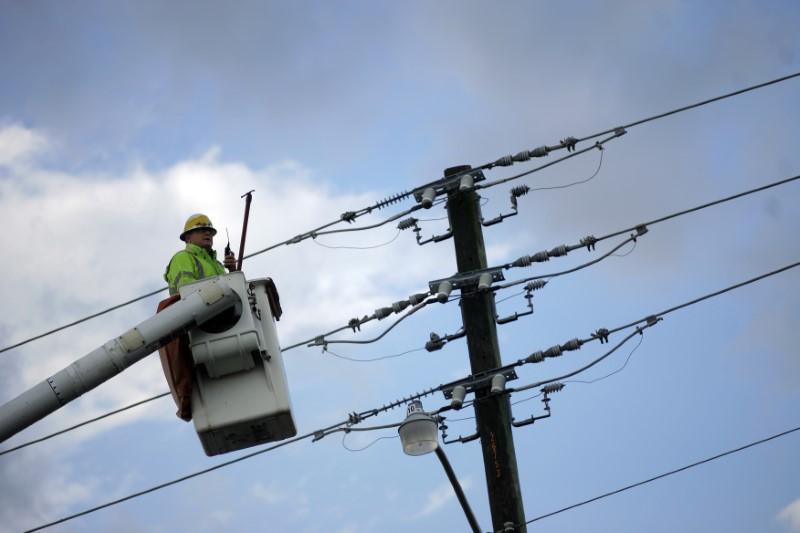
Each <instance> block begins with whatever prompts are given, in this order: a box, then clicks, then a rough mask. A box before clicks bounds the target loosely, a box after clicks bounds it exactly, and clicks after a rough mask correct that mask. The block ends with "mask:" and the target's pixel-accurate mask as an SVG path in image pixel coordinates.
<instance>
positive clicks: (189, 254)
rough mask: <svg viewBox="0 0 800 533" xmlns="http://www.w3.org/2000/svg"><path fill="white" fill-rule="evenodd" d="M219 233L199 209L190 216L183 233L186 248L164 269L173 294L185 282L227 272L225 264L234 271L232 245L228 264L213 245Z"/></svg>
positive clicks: (234, 258) (234, 262)
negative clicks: (222, 260)
mask: <svg viewBox="0 0 800 533" xmlns="http://www.w3.org/2000/svg"><path fill="white" fill-rule="evenodd" d="M216 234H217V230H215V229H214V225H213V224H211V220H209V218H208V217H207V216H206V215H203V214H201V213H197V214H194V215H192V216H190V217H189V218H188V219H187V220H186V224H184V226H183V233H181V235H180V239H181V240H182V241H184V242H185V243H186V248H185V249H183V250H181V251H180V252H178V253H176V254H175V255H173V256H172V259H171V260H170V262H169V264H168V265H167V269H166V271H165V272H164V280H165V281H166V282H167V284H168V285H169V293H170V294H178V287H180V286H181V285H186V284H187V283H191V282H192V281H198V280H201V279H203V278H209V277H212V276H219V275H220V274H225V268H227V269H228V270H229V271H231V272H233V271H234V270H236V256H234V255H233V252H231V251H230V248H226V254H225V259H224V267H223V263H220V262H219V261H218V260H217V253H216V252H215V251H214V248H213V245H214V235H216Z"/></svg>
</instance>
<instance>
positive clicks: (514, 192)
mask: <svg viewBox="0 0 800 533" xmlns="http://www.w3.org/2000/svg"><path fill="white" fill-rule="evenodd" d="M530 190H531V188H530V187H528V186H527V185H517V186H516V187H514V188H512V189H511V196H513V197H514V198H519V197H520V196H525V195H526V194H528V192H529V191H530Z"/></svg>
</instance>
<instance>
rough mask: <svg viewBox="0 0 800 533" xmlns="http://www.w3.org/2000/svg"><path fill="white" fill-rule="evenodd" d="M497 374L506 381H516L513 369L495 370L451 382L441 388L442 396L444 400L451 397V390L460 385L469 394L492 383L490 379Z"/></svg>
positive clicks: (515, 373)
mask: <svg viewBox="0 0 800 533" xmlns="http://www.w3.org/2000/svg"><path fill="white" fill-rule="evenodd" d="M497 374H502V375H503V377H505V379H506V381H513V380H515V379H517V372H516V370H514V369H513V368H507V369H502V370H497V371H495V372H489V373H486V374H478V375H476V376H468V377H466V378H464V379H460V380H458V381H453V382H451V383H448V384H447V385H444V386H443V387H442V394H444V397H445V398H446V399H448V400H449V399H450V398H452V397H453V389H454V388H456V387H458V386H459V385H461V386H462V387H464V388H465V389H466V391H467V392H468V393H469V392H475V391H476V390H477V389H480V388H483V387H486V386H487V385H489V384H490V383H491V382H492V378H493V377H494V376H496V375H497Z"/></svg>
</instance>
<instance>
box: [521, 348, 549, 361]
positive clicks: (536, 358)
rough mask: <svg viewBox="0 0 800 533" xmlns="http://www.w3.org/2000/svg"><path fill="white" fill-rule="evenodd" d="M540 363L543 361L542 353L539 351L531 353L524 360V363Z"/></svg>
mask: <svg viewBox="0 0 800 533" xmlns="http://www.w3.org/2000/svg"><path fill="white" fill-rule="evenodd" d="M542 361H544V352H543V351H541V350H539V351H538V352H533V353H532V354H530V355H529V356H528V357H526V358H525V362H526V363H541V362H542Z"/></svg>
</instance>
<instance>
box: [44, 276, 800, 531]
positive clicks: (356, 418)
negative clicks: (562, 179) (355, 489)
mask: <svg viewBox="0 0 800 533" xmlns="http://www.w3.org/2000/svg"><path fill="white" fill-rule="evenodd" d="M797 266H800V262H797V263H794V264H793V265H788V266H786V267H783V268H781V269H778V270H774V271H772V272H769V273H766V274H763V275H761V276H757V277H755V278H752V279H751V280H748V281H745V282H742V283H738V284H736V285H732V286H730V287H728V288H726V289H723V290H721V291H716V292H714V293H709V294H707V295H705V296H703V297H700V298H696V299H694V300H691V301H689V302H686V303H684V304H681V305H678V306H675V307H673V308H671V309H669V310H667V311H665V312H662V314H666V313H669V312H672V311H675V310H678V309H683V308H685V307H687V306H690V305H694V304H696V303H699V302H702V301H704V300H706V299H708V298H711V297H713V296H717V295H719V294H723V293H724V292H728V291H730V290H733V289H735V288H739V287H742V286H744V285H747V284H749V283H753V282H755V281H758V280H760V279H764V278H766V277H768V276H772V275H775V274H777V273H779V272H783V271H785V270H788V269H789V268H794V267H797ZM653 316H654V315H650V316H648V317H647V318H645V319H642V320H640V321H637V322H634V323H632V325H635V324H638V323H639V322H642V321H647V322H648V326H646V327H650V326H652V325H654V324H655V322H654V321H653ZM625 327H630V325H629V326H622V327H620V328H616V329H614V330H610V331H609V332H608V333H609V334H610V333H611V332H613V331H619V330H620V329H624V328H625ZM642 329H643V328H642ZM639 332H640V330H639V329H637V331H636V332H634V333H632V334H631V335H629V336H628V337H627V338H626V339H624V340H623V341H622V342H621V343H619V344H618V345H617V346H616V347H615V348H614V349H612V352H613V350H615V349H617V348H618V347H619V346H621V345H622V344H624V342H625V341H627V340H628V339H629V338H630V337H632V336H633V335H636V334H637V333H639ZM598 338H600V337H597V336H593V337H592V339H588V340H587V341H584V342H589V341H591V340H596V339H598ZM610 353H611V352H609V354H610ZM609 354H606V355H604V356H603V357H601V358H600V359H598V360H596V362H599V360H602V358H604V357H606V356H607V355H609ZM525 362H528V361H526V360H520V361H517V362H516V363H514V364H513V365H506V366H504V367H500V368H497V369H493V370H491V371H488V372H487V374H494V373H496V372H498V371H500V370H502V369H503V368H507V367H508V366H518V365H520V364H525ZM592 364H594V363H592ZM590 366H591V365H587V366H585V367H583V369H582V370H584V369H586V368H589V367H590ZM573 374H574V373H572V374H570V375H573ZM470 378H472V379H471V381H470ZM470 378H468V379H467V380H460V383H462V384H463V383H466V384H474V383H477V382H479V381H480V380H482V379H484V378H483V377H482V376H478V377H474V376H470ZM557 379H560V378H554V379H553V380H547V381H543V382H540V383H541V384H544V383H548V382H551V381H554V380H557ZM452 383H459V381H456V382H451V384H452ZM448 385H450V384H444V385H439V386H437V387H432V388H429V389H425V390H423V391H421V392H417V393H415V394H412V395H410V396H407V397H404V398H401V399H399V400H396V401H394V402H390V403H388V404H384V405H382V406H381V407H378V408H374V409H369V410H366V411H362V412H360V413H353V414H351V415H350V416H349V417H348V419H347V420H345V421H343V422H340V423H338V424H332V425H329V426H327V427H326V428H324V429H321V430H316V431H313V432H310V433H306V434H304V435H301V436H298V437H294V438H292V439H289V440H285V441H282V442H280V443H278V444H275V445H273V446H270V447H267V448H264V449H262V450H258V451H256V452H253V453H250V454H247V455H244V456H241V457H238V458H236V459H233V460H230V461H226V462H224V463H220V464H218V465H215V466H213V467H210V468H206V469H203V470H200V471H198V472H194V473H192V474H188V475H186V476H182V477H180V478H178V479H175V480H172V481H168V482H165V483H161V484H159V485H156V486H154V487H151V488H149V489H145V490H143V491H139V492H136V493H133V494H130V495H128V496H125V497H123V498H119V499H117V500H114V501H111V502H107V503H105V504H102V505H99V506H96V507H93V508H91V509H87V510H85V511H81V512H79V513H75V514H73V515H70V516H67V517H64V518H61V519H59V520H56V521H54V522H50V523H47V524H44V525H41V526H38V527H36V528H34V529H31V530H28V531H38V530H41V529H44V528H46V527H50V526H53V525H56V524H60V523H62V522H66V521H68V520H71V519H73V518H77V517H80V516H83V515H86V514H89V513H92V512H95V511H98V510H101V509H104V508H106V507H110V506H112V505H116V504H118V503H122V502H125V501H128V500H130V499H133V498H136V497H139V496H143V495H145V494H149V493H151V492H155V491H157V490H160V489H162V488H165V487H168V486H171V485H175V484H177V483H180V482H182V481H186V480H188V479H192V478H194V477H197V476H200V475H203V474H206V473H209V472H212V471H214V470H218V469H220V468H223V467H225V466H229V465H232V464H235V463H238V462H240V461H244V460H245V459H249V458H251V457H255V456H257V455H260V454H263V453H266V452H269V451H272V450H275V449H277V448H280V447H283V446H286V445H288V444H292V443H295V442H298V441H300V440H303V439H306V438H309V437H314V441H316V440H319V439H321V438H323V437H325V435H327V434H329V433H331V432H336V431H348V429H349V430H353V428H348V429H345V428H343V427H342V426H345V425H348V426H349V425H352V424H357V423H360V422H361V421H363V420H364V419H366V418H369V417H372V416H376V415H377V414H379V413H383V412H386V411H389V410H391V409H394V408H395V407H398V406H400V405H403V404H406V403H408V402H410V401H413V400H415V399H419V398H422V397H424V396H428V395H430V394H433V393H434V392H440V391H442V390H444V389H445V388H447V387H448ZM536 386H538V385H536ZM527 388H530V386H524V387H520V388H517V389H513V390H511V389H509V390H508V391H507V392H508V393H511V392H515V391H516V392H519V391H521V390H525V389H527ZM394 426H395V424H388V425H385V426H376V427H374V428H371V429H379V428H385V427H394ZM368 429H369V428H368ZM797 430H800V427H798V428H795V429H792V430H789V431H787V432H784V433H782V434H778V435H776V436H772V437H769V438H767V439H764V440H763V441H758V442H757V443H754V444H750V445H747V446H744V447H742V448H741V449H745V448H747V447H751V446H753V445H755V444H759V443H761V442H766V441H767V440H772V439H774V438H777V437H779V436H783V435H784V434H788V433H791V432H793V431H797ZM736 451H739V449H737V450H733V451H731V452H725V453H724V454H721V455H719V456H718V457H722V456H724V455H729V454H730V453H735V452H736ZM715 458H717V457H714V458H711V459H706V460H704V461H701V462H699V463H696V464H702V463H703V462H708V461H710V460H713V459H715ZM696 464H695V465H689V466H688V467H683V468H682V469H678V470H676V471H674V472H672V473H675V472H678V471H681V470H685V469H687V468H691V467H692V466H696ZM665 475H670V473H667V474H662V475H661V476H657V477H656V478H652V479H651V480H647V481H645V482H640V483H639V484H643V483H646V482H649V481H652V480H654V479H658V478H659V477H664V476H665ZM623 490H627V489H623ZM616 492H620V491H615V492H614V493H616ZM610 494H612V493H609V495H610ZM603 497H604V496H603ZM595 499H598V498H595ZM590 501H594V500H590ZM588 502H589V501H587V502H585V503H588ZM582 504H583V503H582ZM582 504H581V505H582ZM558 512H561V511H558ZM546 516H551V515H546ZM546 516H542V517H539V518H536V519H534V520H533V521H535V520H537V519H541V518H544V517H546ZM528 523H530V522H528Z"/></svg>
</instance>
